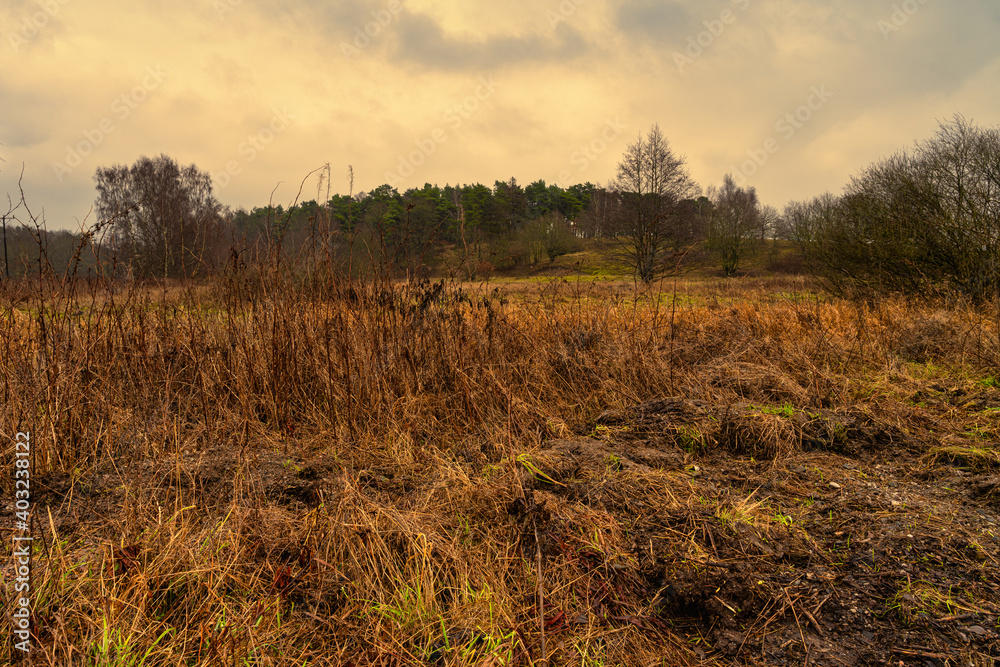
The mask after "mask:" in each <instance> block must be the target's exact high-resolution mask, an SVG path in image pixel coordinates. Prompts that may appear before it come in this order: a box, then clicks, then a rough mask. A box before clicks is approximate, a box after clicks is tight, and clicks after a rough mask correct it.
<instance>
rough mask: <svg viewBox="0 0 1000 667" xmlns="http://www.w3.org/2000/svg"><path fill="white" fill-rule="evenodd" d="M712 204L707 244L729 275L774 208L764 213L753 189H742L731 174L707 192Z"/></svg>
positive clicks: (760, 234)
mask: <svg viewBox="0 0 1000 667" xmlns="http://www.w3.org/2000/svg"><path fill="white" fill-rule="evenodd" d="M709 199H710V200H711V202H712V206H711V209H710V212H709V216H710V217H709V225H708V246H709V248H710V249H711V250H712V251H713V252H715V253H716V254H717V255H718V257H719V260H720V262H721V264H722V272H723V273H724V274H726V275H727V276H731V275H733V274H734V273H736V271H737V270H739V267H740V261H741V260H742V259H743V258H744V257H745V256H746V255H747V253H748V252H750V250H752V249H753V246H754V244H755V243H756V242H757V240H758V239H759V238H761V237H762V230H763V229H764V228H765V223H768V222H770V221H769V220H768V218H769V217H771V216H775V217H776V213H777V212H776V211H774V212H773V213H772V212H771V211H773V209H771V211H768V213H767V215H765V214H764V211H763V209H762V208H761V205H760V202H759V201H758V199H757V190H756V189H755V188H753V187H752V186H751V187H748V188H741V187H739V186H738V185H736V182H735V181H734V180H733V177H732V175H731V174H726V175H725V176H724V177H723V179H722V187H721V188H712V189H710V191H709Z"/></svg>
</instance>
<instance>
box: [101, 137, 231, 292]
mask: <svg viewBox="0 0 1000 667" xmlns="http://www.w3.org/2000/svg"><path fill="white" fill-rule="evenodd" d="M94 181H95V182H96V184H97V194H98V197H97V202H96V211H97V216H98V219H99V220H112V219H114V221H115V222H114V225H113V230H112V234H111V243H112V245H113V246H114V248H115V250H116V251H117V252H118V253H120V257H123V258H124V259H126V260H127V261H128V262H129V264H130V266H131V267H132V268H133V270H134V271H135V272H136V274H137V275H139V276H143V275H162V276H164V277H166V276H176V275H191V274H192V273H194V272H196V271H197V270H198V269H199V268H202V267H203V266H204V264H206V263H210V260H211V259H212V257H213V255H214V254H215V253H216V252H217V251H218V249H219V245H220V244H221V243H222V240H223V239H222V237H223V235H224V223H223V216H222V214H223V208H222V205H221V204H220V203H219V202H218V200H216V198H215V195H214V194H213V193H212V180H211V176H209V174H208V173H205V172H201V171H199V170H198V168H197V167H195V165H193V164H192V165H189V166H187V167H183V168H182V167H180V166H178V164H177V163H176V162H175V161H174V160H173V159H172V158H170V157H168V156H166V155H160V156H159V157H156V158H153V159H150V158H148V157H145V156H143V157H141V158H139V160H137V161H136V163H135V164H134V165H132V166H131V167H126V166H124V165H114V166H112V167H100V168H98V169H97V171H96V173H95V174H94Z"/></svg>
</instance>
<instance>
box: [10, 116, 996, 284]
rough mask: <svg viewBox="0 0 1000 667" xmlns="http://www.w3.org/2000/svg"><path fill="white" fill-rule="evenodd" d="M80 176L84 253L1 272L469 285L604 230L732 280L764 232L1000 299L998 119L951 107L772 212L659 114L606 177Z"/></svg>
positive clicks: (835, 261)
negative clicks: (303, 190)
mask: <svg viewBox="0 0 1000 667" xmlns="http://www.w3.org/2000/svg"><path fill="white" fill-rule="evenodd" d="M94 180H95V184H96V188H97V202H96V207H95V210H96V213H97V219H98V222H97V229H96V230H94V232H93V233H92V239H91V247H90V250H91V253H90V255H91V256H90V258H89V259H83V260H81V259H80V256H79V255H80V253H76V255H77V258H76V260H75V261H76V264H73V261H74V260H73V257H74V254H73V252H72V251H71V250H72V248H73V242H72V239H73V236H72V235H69V234H68V233H56V234H48V235H47V236H45V237H44V238H42V237H40V236H39V232H37V231H35V232H32V231H31V230H30V229H28V228H27V227H23V226H22V227H21V228H15V229H14V231H13V232H11V231H8V232H7V233H6V234H5V236H4V242H5V247H6V246H9V245H15V246H17V248H18V250H17V251H16V252H15V253H14V255H15V257H18V258H20V259H18V260H15V261H8V265H7V266H6V267H5V268H6V269H7V270H8V271H10V270H11V269H14V273H30V272H32V271H34V270H37V269H38V268H39V267H40V266H42V263H41V262H39V261H34V260H33V258H32V255H31V253H30V252H29V250H30V248H31V244H32V242H36V243H39V242H45V243H47V244H48V246H49V248H50V251H49V252H48V254H47V259H48V261H49V262H50V263H51V266H52V268H53V270H56V271H59V270H66V269H67V268H69V267H70V266H77V267H79V266H81V261H82V266H84V267H86V269H87V270H88V271H99V270H104V271H109V270H110V271H112V272H113V273H114V274H115V275H120V274H124V273H128V274H129V275H132V276H133V277H137V278H144V277H182V276H197V275H205V274H211V273H215V272H218V271H220V270H222V269H223V268H224V267H225V266H226V265H227V263H229V262H232V261H235V260H237V259H240V258H243V259H241V260H240V261H243V260H245V259H246V258H248V257H255V258H258V259H259V258H264V257H271V258H275V259H277V260H278V261H280V260H281V258H285V261H286V263H287V264H288V265H290V266H292V267H297V268H298V269H303V270H308V269H309V268H310V267H318V266H320V265H321V264H322V265H324V266H327V267H330V268H332V269H333V270H335V271H339V272H350V273H353V274H365V273H368V274H371V273H376V272H382V273H383V274H384V275H397V276H400V275H420V274H428V273H431V272H440V271H442V270H444V269H446V268H449V267H450V268H452V269H454V268H456V267H455V264H456V262H457V264H458V265H459V266H460V268H461V270H462V271H464V272H467V275H468V277H470V278H475V277H477V276H479V275H482V274H483V273H484V272H490V271H494V270H509V269H517V268H519V267H528V266H534V265H539V264H544V263H545V262H552V261H554V259H555V258H557V257H559V256H560V255H563V254H566V253H570V252H574V251H576V250H578V249H580V248H581V247H582V246H583V245H585V244H587V243H588V240H591V239H603V240H605V241H606V243H602V244H600V245H601V247H604V248H611V249H612V250H611V251H612V252H614V253H615V254H616V255H617V257H618V258H619V259H620V260H621V263H622V266H625V267H628V269H629V270H630V271H632V273H633V274H634V275H635V277H636V278H637V279H639V280H642V281H645V282H650V281H652V280H655V279H656V278H657V277H658V276H662V275H664V274H667V273H669V272H672V271H677V270H678V269H679V268H681V267H691V266H706V265H714V266H715V267H717V269H718V270H719V271H720V272H721V273H722V274H724V275H727V276H730V275H735V274H737V273H738V272H739V271H740V270H741V268H742V267H743V266H744V263H745V261H746V259H747V257H748V256H750V255H751V254H753V253H755V252H758V251H759V250H760V249H761V248H762V247H764V245H765V242H767V241H771V242H772V243H775V242H778V241H784V242H785V245H786V246H787V247H789V248H792V249H793V250H794V253H795V255H796V256H797V258H799V259H800V260H801V262H802V266H804V267H805V268H806V269H807V270H809V271H811V272H813V273H814V274H816V275H817V276H819V277H820V278H822V279H823V280H824V281H825V282H826V284H827V286H828V287H829V288H830V289H831V290H833V291H835V292H839V293H844V294H848V293H850V294H853V295H871V294H877V293H884V292H901V293H917V292H926V291H927V290H928V289H932V290H938V291H941V290H945V291H951V292H958V293H961V294H963V295H965V296H967V297H969V298H971V299H974V300H983V299H987V298H996V297H998V295H1000V278H998V270H1000V261H998V260H1000V130H998V129H997V128H989V127H986V128H984V127H980V126H977V125H975V124H973V123H972V122H970V121H968V120H966V119H965V118H964V117H962V116H955V117H954V118H953V119H951V120H949V121H946V122H942V123H941V124H940V127H939V130H938V132H937V133H936V134H935V135H934V136H933V137H931V138H930V139H928V140H925V141H922V142H918V143H917V144H916V145H915V147H914V148H913V149H911V150H906V151H900V152H899V153H897V154H895V155H893V156H891V157H889V158H885V159H883V160H880V161H878V162H876V163H874V164H872V165H870V166H868V167H866V168H865V169H864V170H862V171H861V172H860V173H859V174H858V175H856V176H855V177H853V178H852V179H851V182H850V183H849V184H848V186H847V187H846V188H845V189H844V191H843V193H842V194H841V195H839V196H835V195H833V194H830V193H826V194H823V195H820V196H818V197H815V198H814V199H812V200H809V201H805V202H791V203H789V204H787V205H786V206H785V207H784V210H783V211H782V212H780V213H779V211H778V210H777V209H775V208H773V207H770V206H765V205H763V204H762V203H761V202H760V200H759V198H758V196H757V193H756V190H755V189H754V188H753V187H752V186H745V187H741V186H739V185H737V184H736V182H735V179H734V178H733V177H732V175H730V174H726V175H724V176H723V177H722V183H721V185H719V186H710V187H708V188H707V189H705V190H703V189H702V188H701V187H700V186H699V185H698V184H697V183H695V182H694V180H693V179H692V178H691V176H690V173H689V172H688V170H687V166H686V160H685V158H684V157H683V156H679V155H677V154H676V153H675V152H674V151H673V149H672V148H671V146H670V144H669V141H668V140H667V138H666V137H665V136H664V135H663V133H662V131H661V130H660V128H659V127H658V126H656V125H654V126H652V127H651V128H650V130H649V131H648V132H647V133H646V134H645V135H644V136H640V137H638V138H637V140H636V141H634V142H632V143H630V144H629V145H628V146H627V148H626V149H625V151H624V153H623V155H622V157H621V159H620V161H619V163H618V166H617V170H616V174H615V177H614V178H613V179H612V180H611V181H609V182H608V183H607V184H606V185H604V186H599V185H595V184H592V183H582V184H577V185H573V186H570V187H568V188H562V187H560V186H558V185H555V184H547V183H546V182H545V181H543V180H538V181H535V182H533V183H530V184H528V185H526V186H522V185H521V184H520V183H518V182H517V180H516V179H515V178H510V179H508V180H504V181H500V180H498V181H495V182H494V184H493V185H492V186H487V185H484V184H481V183H474V184H471V185H454V186H452V185H445V186H444V187H439V186H437V185H431V184H429V183H427V184H425V185H424V186H423V187H421V188H410V189H408V190H406V191H404V192H399V191H398V190H397V189H395V188H394V187H392V186H390V185H388V184H386V185H381V186H379V187H377V188H375V189H373V190H370V191H367V192H358V193H354V192H353V174H351V176H350V183H351V188H350V191H349V192H348V194H331V193H330V189H331V184H330V180H331V173H330V168H329V166H326V167H325V168H324V169H323V170H320V174H319V178H318V185H317V188H316V197H315V198H314V199H311V200H309V201H304V202H296V203H294V204H293V205H290V206H288V207H283V206H281V205H267V206H260V207H255V208H252V209H251V210H245V209H237V210H231V209H229V208H227V207H225V206H224V205H222V204H221V203H220V202H219V201H218V200H217V199H216V197H215V195H214V192H213V188H212V181H211V178H210V176H209V175H208V174H207V173H206V172H202V171H200V170H199V169H198V168H197V167H196V166H195V165H189V166H187V167H182V166H180V165H178V164H177V163H176V162H175V161H174V160H173V159H172V158H170V157H169V156H166V155H160V156H158V157H156V158H148V157H142V158H140V159H139V160H138V161H137V162H136V163H135V164H133V165H131V166H123V165H115V166H112V167H102V168H99V169H98V170H97V171H96V173H95V176H94ZM324 189H325V190H326V191H325V192H324ZM97 231H99V232H100V233H96V232H97Z"/></svg>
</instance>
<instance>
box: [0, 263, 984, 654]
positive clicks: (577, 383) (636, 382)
mask: <svg viewBox="0 0 1000 667" xmlns="http://www.w3.org/2000/svg"><path fill="white" fill-rule="evenodd" d="M998 323H1000V313H998V311H997V307H996V305H992V306H990V305H980V306H972V305H969V304H966V303H963V302H961V301H950V302H947V301H934V302H914V301H906V300H902V299H893V298H885V299H882V300H879V301H875V302H852V301H846V300H841V299H835V298H832V297H829V296H826V295H824V293H823V292H822V291H821V290H819V289H818V287H817V286H816V285H814V284H813V283H812V281H811V280H810V279H808V278H805V277H761V278H744V279H718V278H690V277H689V278H682V279H677V280H672V279H671V280H665V281H662V282H659V283H654V284H653V285H651V286H648V287H643V286H641V285H636V284H635V283H633V282H631V281H627V280H622V279H607V278H606V277H596V278H595V277H593V276H566V277H551V278H546V279H544V280H524V279H522V280H493V281H486V282H479V283H461V282H456V281H448V280H439V281H430V280H424V281H411V282H392V281H358V280H348V279H344V278H335V277H331V276H325V277H324V276H316V277H315V278H312V279H306V278H303V277H301V276H295V275H292V274H286V273H284V272H280V271H273V272H269V271H267V270H257V269H254V268H253V267H245V266H244V267H236V268H233V269H232V270H230V271H228V272H226V273H225V274H223V275H220V276H218V277H216V278H213V279H211V280H210V281H201V282H198V281H189V282H172V283H169V284H166V285H164V284H152V285H136V284H122V283H101V282H87V281H83V280H60V279H58V278H46V279H43V280H37V279H36V280H21V281H11V282H6V283H4V284H3V286H2V289H0V377H2V382H3V384H2V398H0V406H2V407H0V436H2V438H0V452H2V457H0V460H2V461H3V462H4V465H5V466H8V471H9V472H7V473H4V474H3V475H0V499H2V500H0V522H2V525H3V527H4V533H5V535H6V534H7V533H8V532H9V526H11V525H13V521H14V508H15V506H14V502H13V499H14V498H15V488H14V476H13V469H14V468H13V461H14V456H15V454H14V436H15V433H17V432H30V433H31V441H32V457H33V460H32V462H33V468H32V485H33V486H32V491H33V496H32V501H33V503H34V508H35V509H34V515H33V519H32V532H33V534H34V535H35V537H36V540H35V542H34V552H33V564H32V594H33V598H32V605H31V608H32V614H33V618H32V620H33V638H32V644H33V647H32V653H31V657H30V660H31V661H32V664H39V665H115V666H121V667H125V666H138V665H177V666H181V665H186V666H188V665H189V666H194V665H199V666H200V665H206V666H207V665H289V666H292V665H297V666H300V665H354V666H358V667H360V666H362V665H385V666H395V665H400V666H402V665H480V666H498V667H499V666H501V665H503V666H506V665H542V664H544V665H553V666H554V665H582V666H588V667H598V666H603V665H635V666H637V667H639V666H641V667H649V666H652V665H777V664H789V665H798V664H802V665H872V664H889V663H892V664H906V665H942V666H943V665H959V664H961V665H973V666H976V667H986V666H987V665H993V664H995V661H996V660H997V659H998V658H1000V648H998V646H1000V527H998V523H1000V330H998ZM3 543H4V547H3V548H4V550H5V553H4V563H5V565H6V563H10V562H12V561H11V559H10V558H9V556H10V553H9V551H7V550H9V549H10V548H11V547H10V545H11V540H9V539H4V540H3ZM12 572H13V570H12V569H11V568H10V567H5V568H4V570H3V581H2V585H0V592H2V596H3V597H2V599H0V603H2V606H3V608H4V617H5V621H4V622H5V623H6V622H7V620H6V619H9V618H10V614H11V613H12V610H13V608H14V603H15V596H14V594H13V588H12V583H13V575H12ZM5 635H6V633H5V632H4V633H0V636H5ZM20 657H21V656H20V654H19V653H18V652H17V651H16V650H15V649H14V647H13V645H12V643H11V642H7V641H5V642H3V644H2V645H0V662H4V663H7V662H14V661H15V660H18V659H19V658H20Z"/></svg>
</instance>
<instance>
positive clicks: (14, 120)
mask: <svg viewBox="0 0 1000 667" xmlns="http://www.w3.org/2000/svg"><path fill="white" fill-rule="evenodd" d="M998 34H1000V3H998V2H996V0H950V1H949V2H944V0H905V1H904V0H827V1H826V2H817V1H816V0H809V1H807V0H785V1H778V0H707V1H705V0H703V1H701V2H695V1H694V0H678V1H673V2H670V1H663V0H660V1H657V0H562V1H561V2H560V1H559V0H507V1H506V2H503V3H500V2H489V3H486V2H468V1H467V2H461V3H460V2H457V1H455V0H337V1H333V0H330V1H326V2H323V1H320V0H175V2H173V3H161V2H153V1H152V0H96V2H95V0H3V3H2V4H0V102H2V104H0V158H2V159H3V160H4V162H2V163H0V190H2V192H3V193H11V195H12V196H14V194H15V193H16V192H17V187H18V180H19V179H21V183H22V186H23V188H24V191H25V194H26V196H27V200H28V203H29V204H30V205H31V206H32V207H33V209H34V210H35V211H36V212H41V211H42V210H43V209H44V212H45V217H46V220H47V223H48V225H49V227H50V228H53V229H58V228H78V227H79V225H80V224H81V222H83V221H84V220H85V219H87V215H88V212H89V211H90V208H91V206H92V203H93V200H94V195H95V193H94V186H93V174H94V170H95V169H96V168H98V167H100V166H109V165H112V164H131V163H132V162H134V161H135V160H136V159H137V158H138V157H139V156H141V155H148V156H154V155H158V154H160V153H166V154H167V155H169V156H171V157H173V158H174V159H176V160H177V161H178V162H179V163H181V164H182V165H187V164H190V163H194V164H196V165H197V166H198V167H199V168H200V169H202V170H205V171H209V172H211V173H212V174H213V176H214V179H215V184H216V189H217V195H218V197H219V199H220V200H221V201H223V202H224V203H226V204H229V205H231V206H234V207H235V206H245V207H250V206H253V205H259V204H263V203H266V202H267V201H268V199H269V198H270V197H271V196H272V195H271V193H272V191H273V192H274V194H273V197H274V201H275V203H284V204H287V203H290V202H291V201H293V200H294V199H295V197H296V194H297V192H298V191H299V187H300V183H302V181H303V179H304V178H305V177H306V176H307V174H309V172H311V171H312V170H314V169H316V168H317V167H320V166H322V165H323V164H324V163H329V164H330V166H331V173H332V178H333V189H334V191H340V192H345V193H346V192H347V189H348V180H347V169H348V165H353V168H354V175H355V183H354V190H355V192H357V191H359V190H369V189H371V188H373V187H376V186H377V185H379V184H382V183H386V182H389V183H391V184H393V185H395V186H396V187H398V188H399V189H400V190H401V191H402V190H404V189H406V188H408V187H419V186H421V185H423V184H424V183H425V182H431V183H437V184H439V185H444V184H445V183H451V184H456V183H473V182H477V181H478V182H482V183H485V184H488V185H492V184H493V182H494V181H496V180H498V179H500V180H505V179H509V178H510V177H511V176H513V177H515V178H517V179H518V181H519V182H521V183H522V184H527V183H529V182H532V181H535V180H537V179H544V180H545V181H547V182H550V183H552V182H557V183H559V184H561V185H563V186H567V185H571V184H573V183H579V182H586V181H590V182H593V183H606V182H607V181H608V180H609V179H610V178H612V177H613V176H614V172H615V165H616V163H617V161H618V160H619V158H620V156H621V153H622V151H623V150H624V148H625V147H626V145H627V144H628V143H629V142H630V141H634V140H635V138H636V137H637V136H638V135H639V134H640V133H642V132H645V131H646V130H648V128H649V127H650V126H651V124H653V123H658V124H659V125H660V127H661V129H662V130H663V132H664V134H665V135H666V137H667V138H668V139H669V141H670V143H671V145H672V146H673V148H674V149H675V150H676V151H677V152H678V153H680V154H682V155H685V156H686V157H687V160H688V164H689V166H690V169H691V172H692V175H693V176H694V178H695V179H696V180H697V181H698V182H699V183H700V184H701V185H702V186H703V187H707V186H709V185H712V184H718V183H719V182H720V181H721V180H722V177H723V175H724V174H725V173H727V172H729V173H734V175H736V177H737V180H738V181H740V182H744V181H745V182H746V183H749V184H752V185H754V186H756V187H757V190H758V192H759V193H760V195H761V198H762V200H763V201H764V202H765V203H769V204H773V205H775V206H778V207H781V206H783V205H784V204H785V203H786V202H787V201H789V200H791V199H803V198H807V197H811V196H813V195H815V194H819V193H821V192H824V191H826V190H830V191H833V192H839V191H840V189H841V188H842V187H843V185H844V184H845V183H846V182H847V180H848V179H849V177H850V176H851V174H854V173H857V171H858V170H859V169H861V168H863V167H864V166H865V165H867V164H869V163H870V162H872V161H873V160H876V159H878V158H879V157H882V156H886V155H889V154H891V153H892V152H894V151H895V150H897V149H899V148H902V147H906V146H909V145H912V143H913V142H914V141H915V140H917V139H922V138H927V137H929V136H931V135H932V134H933V132H934V131H935V129H936V127H937V122H938V121H939V120H944V119H947V118H950V117H951V116H953V115H954V114H955V113H962V114H964V115H965V116H966V117H968V118H970V119H972V120H974V121H976V122H978V123H980V124H983V125H997V124H1000V85H998V83H1000V40H998V39H997V35H998ZM22 170H23V177H22ZM315 196H316V182H315V177H313V178H312V179H310V180H308V181H307V182H306V185H305V188H304V192H303V198H304V199H312V198H314V197H315ZM16 198H17V197H16V196H15V199H16ZM87 221H88V222H92V221H93V217H92V216H91V218H90V219H89V220H87Z"/></svg>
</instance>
